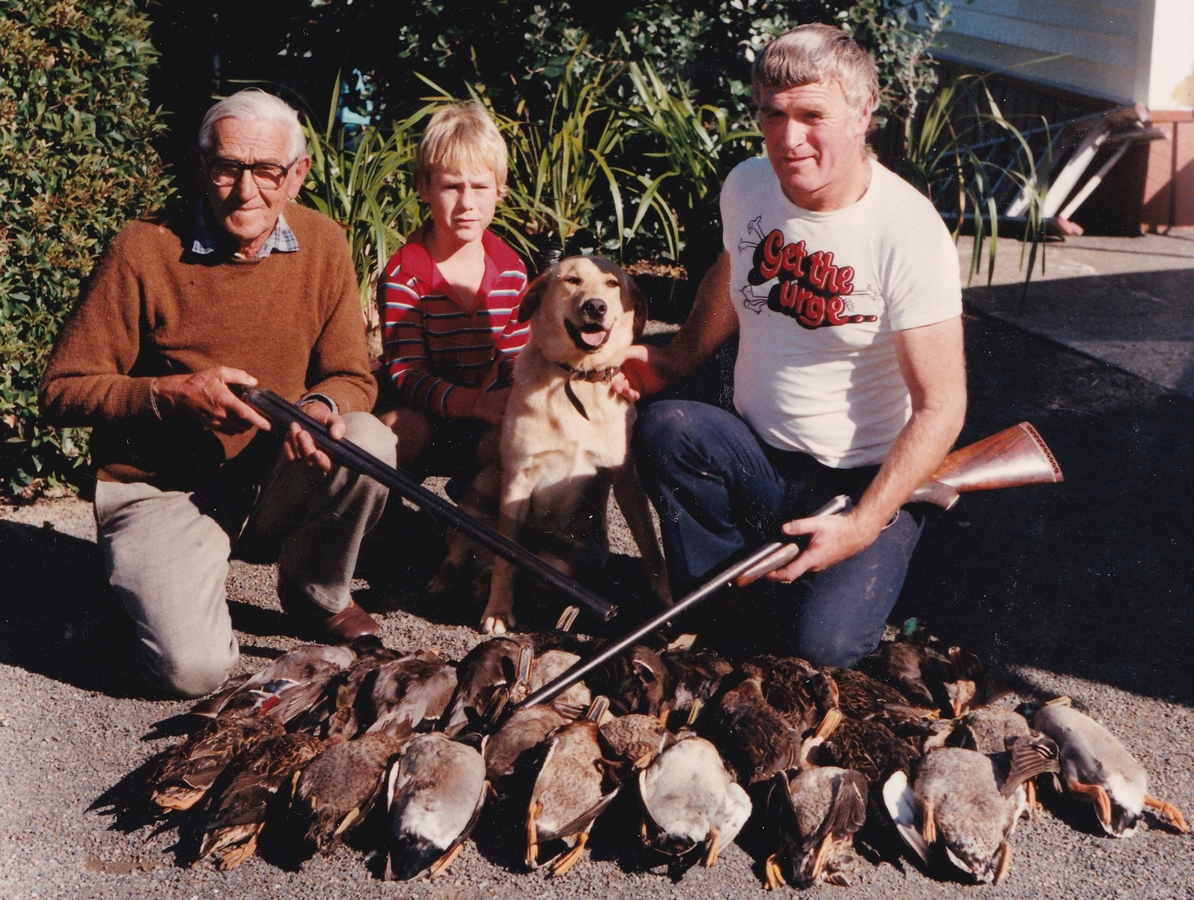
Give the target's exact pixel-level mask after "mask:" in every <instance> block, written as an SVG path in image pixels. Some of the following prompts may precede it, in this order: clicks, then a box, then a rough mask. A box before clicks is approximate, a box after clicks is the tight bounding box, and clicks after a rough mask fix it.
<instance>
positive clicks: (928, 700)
mask: <svg viewBox="0 0 1194 900" xmlns="http://www.w3.org/2000/svg"><path fill="white" fill-rule="evenodd" d="M858 669H859V671H861V672H863V673H865V674H867V675H869V676H871V677H872V678H876V679H878V680H879V681H882V682H883V683H884V684H887V685H890V686H891V687H893V688H895V689H896V690H898V691H899V692H900V693H901V694H903V695H904V696H905V697H906V698H907V699H908V701H909V702H910V703H912V704H914V705H917V706H926V707H931V706H937V705H938V704H939V702H940V698H941V688H940V685H941V683H942V676H945V677H948V676H949V675H950V674H952V673H953V671H954V667H953V663H952V662H951V661H950V659H949V657H947V656H946V655H945V654H943V653H940V652H939V651H937V650H936V649H934V648H932V647H929V646H924V645H921V644H919V643H915V642H913V641H911V640H900V639H898V638H897V639H896V640H894V641H883V642H881V643H880V644H879V646H878V647H877V648H876V649H875V652H874V653H872V654H871V655H870V656H867V657H864V658H863V659H862V660H860V661H859V663H858ZM931 685H932V686H931ZM934 686H935V687H936V688H937V690H934Z"/></svg>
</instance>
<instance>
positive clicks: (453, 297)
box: [378, 104, 529, 505]
mask: <svg viewBox="0 0 1194 900" xmlns="http://www.w3.org/2000/svg"><path fill="white" fill-rule="evenodd" d="M506 153H507V151H506V143H505V141H504V140H503V139H502V136H501V135H500V134H499V133H498V130H497V127H496V126H495V125H494V124H493V122H492V121H491V120H490V118H489V116H488V115H486V113H485V111H484V110H483V109H482V108H481V107H479V106H477V105H476V104H464V105H461V106H448V107H445V108H443V109H441V110H439V111H438V112H437V113H436V114H435V115H434V116H432V117H431V121H430V122H429V123H428V125H427V129H426V131H424V133H423V137H422V139H421V140H420V141H419V149H418V152H417V154H416V156H415V184H416V186H417V188H418V191H419V197H420V199H422V200H423V202H424V203H426V204H427V205H428V206H429V207H430V208H431V220H430V221H429V222H428V223H427V224H426V225H425V226H424V227H423V228H421V229H419V230H418V231H416V232H415V233H414V234H412V235H410V237H409V238H408V239H407V243H406V245H405V246H404V247H403V248H402V249H401V250H399V251H398V252H397V253H395V254H394V256H393V257H392V258H391V259H390V261H389V262H388V263H387V264H386V267H385V269H384V270H383V271H382V273H381V277H380V279H379V281H378V284H379V287H378V304H379V306H380V308H381V309H380V311H381V322H382V339H383V342H384V346H385V364H384V368H383V371H382V373H381V375H382V376H383V386H382V387H383V398H384V397H385V395H386V394H388V399H383V401H382V404H383V405H382V406H381V408H382V409H383V410H385V406H386V405H390V404H397V405H396V406H395V407H394V408H391V409H389V410H388V411H383V412H382V413H381V414H380V416H379V418H380V419H381V421H382V422H384V423H385V424H386V425H388V426H389V427H390V429H391V430H392V431H393V432H394V434H396V435H397V436H398V465H399V466H403V467H406V468H413V469H415V470H423V471H426V472H428V474H431V472H430V471H429V470H431V469H433V470H434V474H441V475H453V476H455V483H456V484H457V485H463V484H468V483H470V482H472V483H473V488H474V490H475V491H477V492H478V493H479V494H481V495H482V496H488V497H494V498H496V496H497V493H498V489H499V483H498V481H499V473H498V468H497V465H496V462H497V454H498V445H499V437H500V433H501V430H500V427H499V426H500V423H501V420H502V414H503V413H504V412H505V408H506V401H507V399H508V397H509V394H510V375H511V371H512V370H513V367H514V358H515V356H516V355H517V354H518V352H519V351H520V350H521V349H522V348H523V346H524V345H525V344H526V342H527V337H528V335H529V326H528V325H527V324H526V323H519V322H518V305H519V303H520V301H521V300H522V296H523V294H524V293H525V292H526V286H527V274H526V267H525V266H524V265H523V263H522V260H520V259H519V258H518V256H517V254H515V253H514V251H513V250H511V249H510V248H509V247H508V246H507V245H506V244H505V243H504V242H503V241H502V240H501V238H499V237H498V236H497V235H495V234H494V233H493V232H491V231H489V230H488V229H489V223H490V222H491V221H492V220H493V214H494V209H495V207H496V206H497V202H498V201H499V200H501V199H502V198H503V197H504V196H505V194H506ZM384 382H388V384H385V383H384ZM478 473H480V475H479V476H478ZM474 478H476V480H474ZM454 493H456V492H454ZM457 499H459V498H457ZM470 505H472V504H470Z"/></svg>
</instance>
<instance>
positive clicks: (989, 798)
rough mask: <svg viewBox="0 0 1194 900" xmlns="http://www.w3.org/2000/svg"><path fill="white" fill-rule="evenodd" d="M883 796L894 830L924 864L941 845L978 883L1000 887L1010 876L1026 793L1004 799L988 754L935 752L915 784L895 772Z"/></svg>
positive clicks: (953, 750) (957, 749) (945, 749)
mask: <svg viewBox="0 0 1194 900" xmlns="http://www.w3.org/2000/svg"><path fill="white" fill-rule="evenodd" d="M883 798H884V801H885V804H886V806H887V810H888V813H889V814H890V815H891V818H892V821H893V822H894V823H895V825H896V830H897V831H898V832H899V833H900V836H901V837H902V838H903V839H904V841H905V843H907V844H908V846H909V847H910V848H911V849H912V850H913V851H914V852H915V853H916V855H917V856H918V857H919V858H920V860H921V862H922V863H924V864H925V865H928V864H929V858H930V850H931V848H933V847H934V846H935V845H937V844H940V845H941V846H942V847H943V848H944V850H945V855H946V856H947V858H948V859H949V860H950V862H952V863H953V864H954V865H955V866H957V867H958V868H959V869H961V870H962V871H963V872H967V873H969V874H971V875H973V876H974V878H975V879H976V880H977V881H979V882H981V883H988V882H995V883H996V884H998V883H999V882H1000V881H1002V880H1003V878H1004V877H1006V875H1007V872H1008V869H1009V867H1010V866H1011V860H1012V848H1011V844H1010V842H1009V838H1010V837H1011V833H1012V830H1013V829H1014V828H1015V826H1016V822H1017V820H1018V819H1019V818H1020V813H1021V811H1022V809H1023V805H1024V802H1025V801H1024V792H1023V790H1017V791H1016V792H1015V794H1014V795H1013V796H1011V797H1007V796H1004V794H1003V793H1002V792H1001V790H1000V785H999V779H998V777H997V775H996V772H995V768H994V765H993V764H992V762H991V760H990V759H989V758H988V757H987V756H984V755H983V754H982V753H979V752H977V751H976V750H969V749H966V748H962V747H941V748H939V749H936V750H932V751H930V752H929V753H927V754H925V756H924V758H923V759H922V760H921V761H920V765H919V766H918V767H917V772H916V780H915V782H914V783H913V784H911V785H909V784H908V779H907V775H906V774H905V773H904V772H903V771H900V772H896V773H895V774H893V775H892V776H891V777H890V778H889V779H888V780H887V782H886V783H885V784H884V786H883ZM917 823H919V827H918V824H917Z"/></svg>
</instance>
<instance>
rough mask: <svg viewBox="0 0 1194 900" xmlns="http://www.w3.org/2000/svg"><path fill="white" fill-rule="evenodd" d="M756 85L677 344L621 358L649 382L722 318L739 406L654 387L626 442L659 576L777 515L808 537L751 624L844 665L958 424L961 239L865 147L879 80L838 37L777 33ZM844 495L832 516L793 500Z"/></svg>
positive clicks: (692, 363) (867, 638) (697, 358)
mask: <svg viewBox="0 0 1194 900" xmlns="http://www.w3.org/2000/svg"><path fill="white" fill-rule="evenodd" d="M752 86H753V92H754V99H755V102H756V104H757V106H758V109H759V120H760V129H761V130H762V132H763V138H764V143H765V145H766V149H767V158H766V159H752V160H748V161H747V162H745V163H743V164H742V165H740V166H739V167H738V168H736V169H735V170H734V171H733V172H732V173H730V176H729V177H728V178H727V179H726V183H725V186H724V189H723V191H722V196H721V206H722V220H723V244H724V252H723V253H722V254H721V255H720V257H719V258H718V259H717V261H716V262H715V263H714V265H713V268H712V269H711V271H710V272H709V273H708V275H707V276H706V277H705V279H704V280H703V281H702V283H701V286H700V289H699V291H698V295H697V299H696V302H695V305H694V308H693V311H692V313H691V315H690V316H689V318H688V320H687V321H686V322H685V324H684V326H683V327H682V328H681V330H680V331H679V333H678V334H677V335H676V336H675V338H674V339H673V340H672V342H671V343H670V344H669V345H668V346H667V347H666V348H664V349H661V350H657V349H651V350H646V349H645V348H644V349H642V350H640V356H641V358H640V359H638V360H636V361H635V362H633V363H631V364H630V365H629V367H628V369H629V371H628V373H627V374H628V378H629V380H630V382H631V385H632V387H634V386H635V382H636V381H637V386H638V387H642V388H644V389H646V390H657V389H659V388H661V387H664V386H667V385H669V384H672V383H675V382H676V381H678V380H680V379H681V378H683V377H684V376H685V375H687V374H688V373H690V372H691V371H693V369H695V367H696V366H697V365H698V364H699V363H700V362H701V361H703V360H704V359H705V358H706V357H708V356H709V354H710V353H712V352H713V350H715V349H716V348H717V347H718V346H719V345H720V344H721V343H722V342H723V341H724V340H725V339H726V338H728V337H729V336H730V335H731V334H733V333H734V332H738V335H739V348H738V357H737V362H736V365H735V370H734V406H735V408H736V410H737V413H738V415H736V416H735V415H733V414H731V413H728V412H725V411H723V410H720V409H717V408H715V407H712V406H707V405H704V404H701V403H695V402H680V401H666V402H665V401H660V402H657V403H655V404H653V405H652V406H651V407H650V409H649V411H648V412H647V414H646V415H645V416H644V417H643V418H642V419H640V420H639V426H638V430H637V434H636V439H635V447H636V456H637V459H638V462H639V467H640V471H641V472H642V474H643V476H644V482H645V483H646V484H647V489H648V493H650V494H651V496H652V499H653V501H654V502H655V504H656V506H657V508H658V510H659V512H660V518H661V520H662V524H663V535H664V544H665V549H666V552H667V559H668V565H669V570H670V575H671V577H672V580H673V585H672V590H673V592H676V591H679V592H680V593H683V592H684V591H686V590H688V589H689V588H691V587H692V586H693V585H694V584H695V583H697V582H699V581H700V580H702V579H704V578H706V577H707V576H708V575H709V574H710V573H712V572H713V571H716V570H717V569H719V568H720V567H722V566H723V565H724V564H725V563H726V561H727V560H729V559H730V558H731V557H734V556H735V555H738V554H740V552H741V551H743V549H744V548H748V547H751V548H753V547H754V546H755V545H757V544H759V543H761V542H762V541H764V540H774V539H775V537H776V535H777V533H778V532H779V530H780V529H781V526H782V531H783V533H785V534H788V535H793V536H795V535H806V536H807V539H808V546H807V549H806V550H805V551H804V552H803V553H802V554H801V555H800V556H798V557H797V558H796V560H795V561H793V562H792V563H791V564H789V565H787V566H786V567H784V568H782V569H780V570H779V571H777V572H775V573H773V575H772V578H773V580H776V581H779V582H782V583H787V582H792V581H794V580H795V579H801V578H802V579H803V580H802V583H801V584H800V585H799V586H798V587H796V586H794V587H792V588H787V589H785V590H782V591H781V593H782V594H783V597H782V599H783V604H781V609H780V612H779V615H780V616H781V617H784V618H787V619H788V620H789V621H788V622H786V623H785V622H782V621H781V622H778V623H772V624H771V625H769V626H767V628H768V631H769V632H774V631H775V630H777V629H784V630H786V633H787V634H788V635H789V638H790V639H789V641H788V647H789V649H790V651H791V652H794V653H796V654H798V655H799V656H802V657H804V658H806V659H808V660H810V661H811V662H813V663H814V664H815V665H818V666H820V665H836V666H842V667H848V666H850V665H852V664H853V663H855V662H856V661H857V660H859V659H860V658H861V657H862V656H864V655H866V654H867V653H868V652H870V651H871V650H872V649H874V647H875V645H876V644H877V642H878V640H879V638H880V637H881V635H882V633H883V627H884V624H885V622H886V617H887V614H888V613H889V612H890V611H891V608H892V606H893V605H894V604H895V601H896V599H897V597H898V595H899V591H900V587H901V585H902V584H903V580H904V576H905V574H906V571H907V566H908V561H909V559H910V556H911V553H912V551H913V549H914V547H915V546H916V542H917V539H918V537H919V535H920V530H921V524H922V523H921V519H920V514H919V513H918V512H916V511H915V510H911V511H910V510H908V509H903V508H902V507H903V504H904V503H905V502H906V501H907V500H908V498H909V496H910V494H911V492H912V491H913V489H915V488H916V487H917V485H918V484H920V482H921V481H922V480H923V479H924V478H926V477H927V476H928V475H929V474H930V473H931V472H932V471H933V470H934V468H936V466H937V465H938V463H940V461H941V459H942V458H943V457H944V455H945V453H946V452H947V451H948V450H949V448H950V447H951V446H952V444H953V442H954V440H955V439H956V438H957V436H958V433H959V431H960V430H961V426H962V420H963V417H964V414H965V407H966V378H965V368H964V363H963V355H962V324H961V288H960V282H959V276H958V260H957V253H956V251H955V249H954V246H953V244H952V242H951V241H950V237H949V234H948V232H947V230H946V228H945V226H944V225H943V224H942V222H941V219H940V217H939V216H938V215H937V214H936V212H935V211H934V209H933V207H932V206H931V205H930V203H929V202H928V201H927V200H926V199H925V198H924V197H922V196H921V195H920V194H918V193H917V192H916V191H915V190H914V189H913V188H912V187H910V186H909V185H908V184H906V183H905V182H903V181H901V180H900V179H899V178H898V177H896V176H895V175H893V174H892V173H891V172H890V171H888V170H887V169H885V168H883V167H882V166H881V165H879V164H878V163H877V162H875V161H874V160H873V159H871V158H870V156H869V155H868V153H867V150H866V144H865V139H866V134H867V131H868V128H869V126H870V121H871V112H872V110H873V109H874V106H875V103H876V99H877V95H878V79H877V76H876V71H875V66H874V63H873V62H872V60H871V59H870V57H869V56H868V55H867V54H866V53H865V52H864V51H863V50H862V49H861V48H859V47H858V46H857V45H856V44H855V43H854V42H853V41H852V40H850V39H849V38H848V37H847V36H846V35H845V34H844V33H843V32H841V31H839V30H838V29H836V28H831V27H829V26H824V25H806V26H801V27H799V28H795V29H793V30H791V31H789V32H787V33H786V34H784V35H782V36H780V37H779V38H777V39H776V40H775V41H773V42H772V43H771V44H769V45H768V46H767V47H766V48H765V49H764V50H763V52H762V53H761V54H760V55H759V56H758V58H757V59H756V61H755V64H754V69H753V72H752ZM631 393H633V391H632V392H631ZM842 493H844V494H848V495H850V496H851V497H852V498H853V499H854V501H855V502H854V505H853V508H852V509H850V511H849V512H847V513H846V514H844V515H836V516H824V517H816V518H799V517H798V516H807V515H808V513H810V512H812V511H813V510H815V509H817V508H818V507H819V506H821V505H823V504H824V503H825V502H826V501H828V500H829V499H830V498H831V497H832V496H834V495H836V494H842ZM677 596H679V594H677ZM759 624H760V625H761V624H762V623H759Z"/></svg>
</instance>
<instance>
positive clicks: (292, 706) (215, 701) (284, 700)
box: [191, 644, 356, 723]
mask: <svg viewBox="0 0 1194 900" xmlns="http://www.w3.org/2000/svg"><path fill="white" fill-rule="evenodd" d="M354 659H356V652H355V651H353V650H352V648H351V647H337V646H332V645H329V644H303V645H301V646H298V647H295V648H294V649H293V650H289V651H287V652H286V653H283V654H282V655H281V656H279V657H278V658H277V659H275V660H274V661H273V662H271V663H270V664H269V665H267V666H265V667H264V668H263V669H261V670H259V671H257V672H254V673H253V674H252V675H249V676H247V677H244V676H236V677H234V678H232V679H229V680H228V681H227V682H225V683H224V685H222V686H221V687H220V688H219V689H218V690H217V691H216V693H215V694H213V695H212V696H211V697H208V698H207V699H206V700H202V701H200V702H199V703H197V704H195V706H193V707H191V713H192V715H197V716H205V717H208V718H211V717H214V716H216V715H219V713H221V712H222V711H224V710H225V709H257V710H260V711H262V712H268V713H273V715H275V716H277V717H278V718H279V719H281V720H282V722H283V723H286V722H289V721H290V720H291V719H293V718H295V717H296V716H297V715H299V714H300V713H302V712H304V711H305V710H307V709H309V708H310V707H311V706H312V705H313V704H314V703H315V701H316V700H318V699H319V696H320V695H321V694H322V693H323V690H324V686H325V685H326V684H327V683H328V681H329V680H330V679H331V677H332V676H333V675H335V674H336V673H337V672H339V671H340V670H341V669H343V668H344V667H345V666H347V665H348V664H349V663H351V662H352V661H353V660H354Z"/></svg>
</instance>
